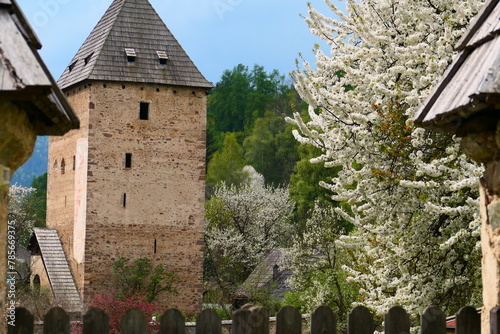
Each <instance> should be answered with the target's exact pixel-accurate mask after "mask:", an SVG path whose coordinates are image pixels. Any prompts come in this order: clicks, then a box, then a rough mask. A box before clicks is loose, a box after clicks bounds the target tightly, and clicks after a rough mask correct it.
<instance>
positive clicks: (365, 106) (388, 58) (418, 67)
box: [289, 0, 482, 314]
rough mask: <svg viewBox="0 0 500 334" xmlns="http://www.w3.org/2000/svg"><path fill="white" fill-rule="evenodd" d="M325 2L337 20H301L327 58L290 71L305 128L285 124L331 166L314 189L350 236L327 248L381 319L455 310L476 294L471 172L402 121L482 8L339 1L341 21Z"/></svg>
mask: <svg viewBox="0 0 500 334" xmlns="http://www.w3.org/2000/svg"><path fill="white" fill-rule="evenodd" d="M325 1H326V3H327V4H328V5H329V6H330V8H331V10H332V11H333V13H334V14H336V15H337V16H338V17H339V18H340V19H339V20H335V19H331V18H329V17H327V16H324V15H322V14H320V13H319V12H317V11H316V10H315V9H314V8H312V7H310V10H309V17H307V18H306V21H307V23H308V24H309V26H310V29H311V32H312V33H313V34H315V35H317V36H318V37H320V38H322V39H323V40H324V41H326V43H327V44H328V45H329V47H330V48H331V51H330V54H329V55H327V54H325V53H324V52H322V51H321V50H320V49H318V50H317V51H316V58H317V61H316V66H315V67H314V66H312V65H311V64H308V63H305V65H304V69H303V70H302V71H298V72H296V73H295V76H294V78H295V82H296V88H297V90H298V91H299V93H300V95H301V96H302V98H303V99H304V100H305V101H306V102H307V103H309V105H310V108H309V116H310V121H307V122H306V121H304V120H303V119H302V118H301V117H300V115H298V114H296V115H295V116H294V119H289V121H290V122H292V123H294V124H295V125H296V126H297V127H298V129H299V130H298V131H296V132H295V136H296V138H297V139H298V140H299V141H300V142H302V143H310V144H313V145H315V146H317V147H319V148H321V149H322V154H321V155H320V156H318V157H316V158H315V159H313V160H314V161H316V162H320V161H321V162H325V166H326V167H333V166H342V171H341V172H340V173H338V176H334V175H332V180H331V182H329V183H325V184H323V185H324V186H325V187H327V188H329V189H330V190H331V192H332V194H333V199H334V200H336V201H339V202H343V203H344V204H347V205H342V206H340V207H339V208H337V209H336V213H337V214H338V215H340V216H341V217H342V218H343V219H345V220H347V221H349V222H351V223H352V224H353V225H354V226H355V228H356V232H354V233H351V234H350V235H349V236H346V237H343V238H341V239H340V241H338V243H339V245H341V246H343V247H345V248H347V249H348V250H349V251H351V252H352V254H354V255H355V258H356V261H352V262H351V263H348V264H347V266H346V267H345V269H346V270H347V271H348V273H349V275H350V277H351V280H353V281H355V282H356V284H357V285H358V286H359V288H360V299H361V300H360V302H361V303H362V304H364V305H367V306H368V307H371V308H373V309H374V310H377V311H378V312H380V313H383V312H385V311H387V310H388V308H389V307H391V306H393V305H402V306H405V308H406V309H407V310H408V311H409V312H411V313H413V314H417V313H420V312H421V311H422V309H423V307H425V306H428V305H431V304H434V305H439V306H443V307H444V308H445V309H446V308H452V309H453V310H456V308H457V307H458V306H459V305H460V304H462V306H463V304H464V303H470V302H471V301H472V300H471V298H474V295H479V293H480V288H479V287H478V284H479V281H480V279H479V275H480V270H479V266H480V254H479V244H478V238H479V231H478V228H479V225H480V221H479V217H478V209H477V200H476V199H477V190H476V187H477V184H476V182H477V179H478V176H479V175H480V168H479V167H478V166H477V165H475V164H473V163H471V162H470V161H468V160H467V158H466V157H465V156H464V155H463V154H461V153H460V149H459V145H458V143H457V142H456V141H455V140H454V139H453V138H449V137H445V136H442V135H436V134H431V133H428V132H426V131H424V130H423V129H420V128H416V127H414V125H413V123H412V117H413V116H414V114H415V112H416V111H417V109H418V106H419V105H420V104H421V103H422V102H423V100H424V99H425V97H426V96H427V95H428V94H429V92H430V90H431V89H432V86H433V85H434V84H435V83H436V82H437V80H438V79H439V78H440V76H441V74H442V73H443V72H444V71H445V69H446V68H447V66H448V64H449V63H450V61H451V59H452V56H453V54H454V51H453V45H454V43H455V42H456V41H457V39H458V38H459V37H460V36H461V35H462V33H463V32H464V31H465V28H466V26H467V24H468V21H469V19H470V18H471V17H472V16H473V14H475V13H476V12H477V11H478V10H479V9H480V6H481V5H482V1H479V0H461V1H450V0H425V1H423V0H398V1H396V0H347V1H346V12H345V13H344V12H342V11H340V10H339V9H338V8H337V7H336V6H335V5H334V4H333V3H332V2H331V1H330V0H325Z"/></svg>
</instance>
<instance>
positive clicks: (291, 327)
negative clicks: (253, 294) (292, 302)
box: [276, 306, 302, 334]
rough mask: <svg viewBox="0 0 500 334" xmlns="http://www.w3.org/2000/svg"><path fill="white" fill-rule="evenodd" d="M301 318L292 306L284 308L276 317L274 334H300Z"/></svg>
mask: <svg viewBox="0 0 500 334" xmlns="http://www.w3.org/2000/svg"><path fill="white" fill-rule="evenodd" d="M301 333H302V316H301V315H300V313H299V312H298V311H297V309H296V308H295V307H293V306H284V307H282V308H281V310H279V312H278V314H277V317H276V334H301Z"/></svg>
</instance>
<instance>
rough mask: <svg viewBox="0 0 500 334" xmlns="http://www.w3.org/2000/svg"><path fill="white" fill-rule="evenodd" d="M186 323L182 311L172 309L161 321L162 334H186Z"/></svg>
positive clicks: (166, 312) (165, 313)
mask: <svg viewBox="0 0 500 334" xmlns="http://www.w3.org/2000/svg"><path fill="white" fill-rule="evenodd" d="M185 333H186V323H185V319H184V316H183V315H182V313H181V311H179V310H178V309H175V308H171V309H169V310H167V311H165V312H164V313H163V315H162V316H161V319H160V334H185Z"/></svg>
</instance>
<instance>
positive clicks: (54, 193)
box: [47, 85, 90, 296]
mask: <svg viewBox="0 0 500 334" xmlns="http://www.w3.org/2000/svg"><path fill="white" fill-rule="evenodd" d="M89 93H90V92H89V87H88V86H87V85H81V86H80V87H76V88H74V89H71V90H69V91H67V92H66V99H67V100H68V102H69V103H70V104H71V106H72V107H73V108H74V110H75V112H76V114H77V115H78V117H79V118H80V122H81V123H80V129H78V130H72V131H70V132H68V133H67V134H66V135H64V136H62V137H50V139H49V158H48V164H49V165H48V179H47V227H49V228H55V229H57V231H58V234H59V237H60V238H61V242H62V245H63V249H64V252H65V254H66V258H67V260H68V262H69V264H70V268H71V271H72V273H73V277H74V279H75V283H76V286H77V288H78V292H79V293H80V295H81V296H82V295H83V261H79V262H77V261H76V260H75V254H74V219H75V176H76V175H77V174H78V171H77V170H76V158H77V157H76V154H77V152H76V149H77V142H78V140H81V139H82V138H84V139H85V138H88V127H89ZM63 160H64V164H63Z"/></svg>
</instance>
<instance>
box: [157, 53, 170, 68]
mask: <svg viewBox="0 0 500 334" xmlns="http://www.w3.org/2000/svg"><path fill="white" fill-rule="evenodd" d="M156 54H157V55H158V59H160V64H162V65H166V64H167V60H168V55H167V52H165V51H156Z"/></svg>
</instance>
